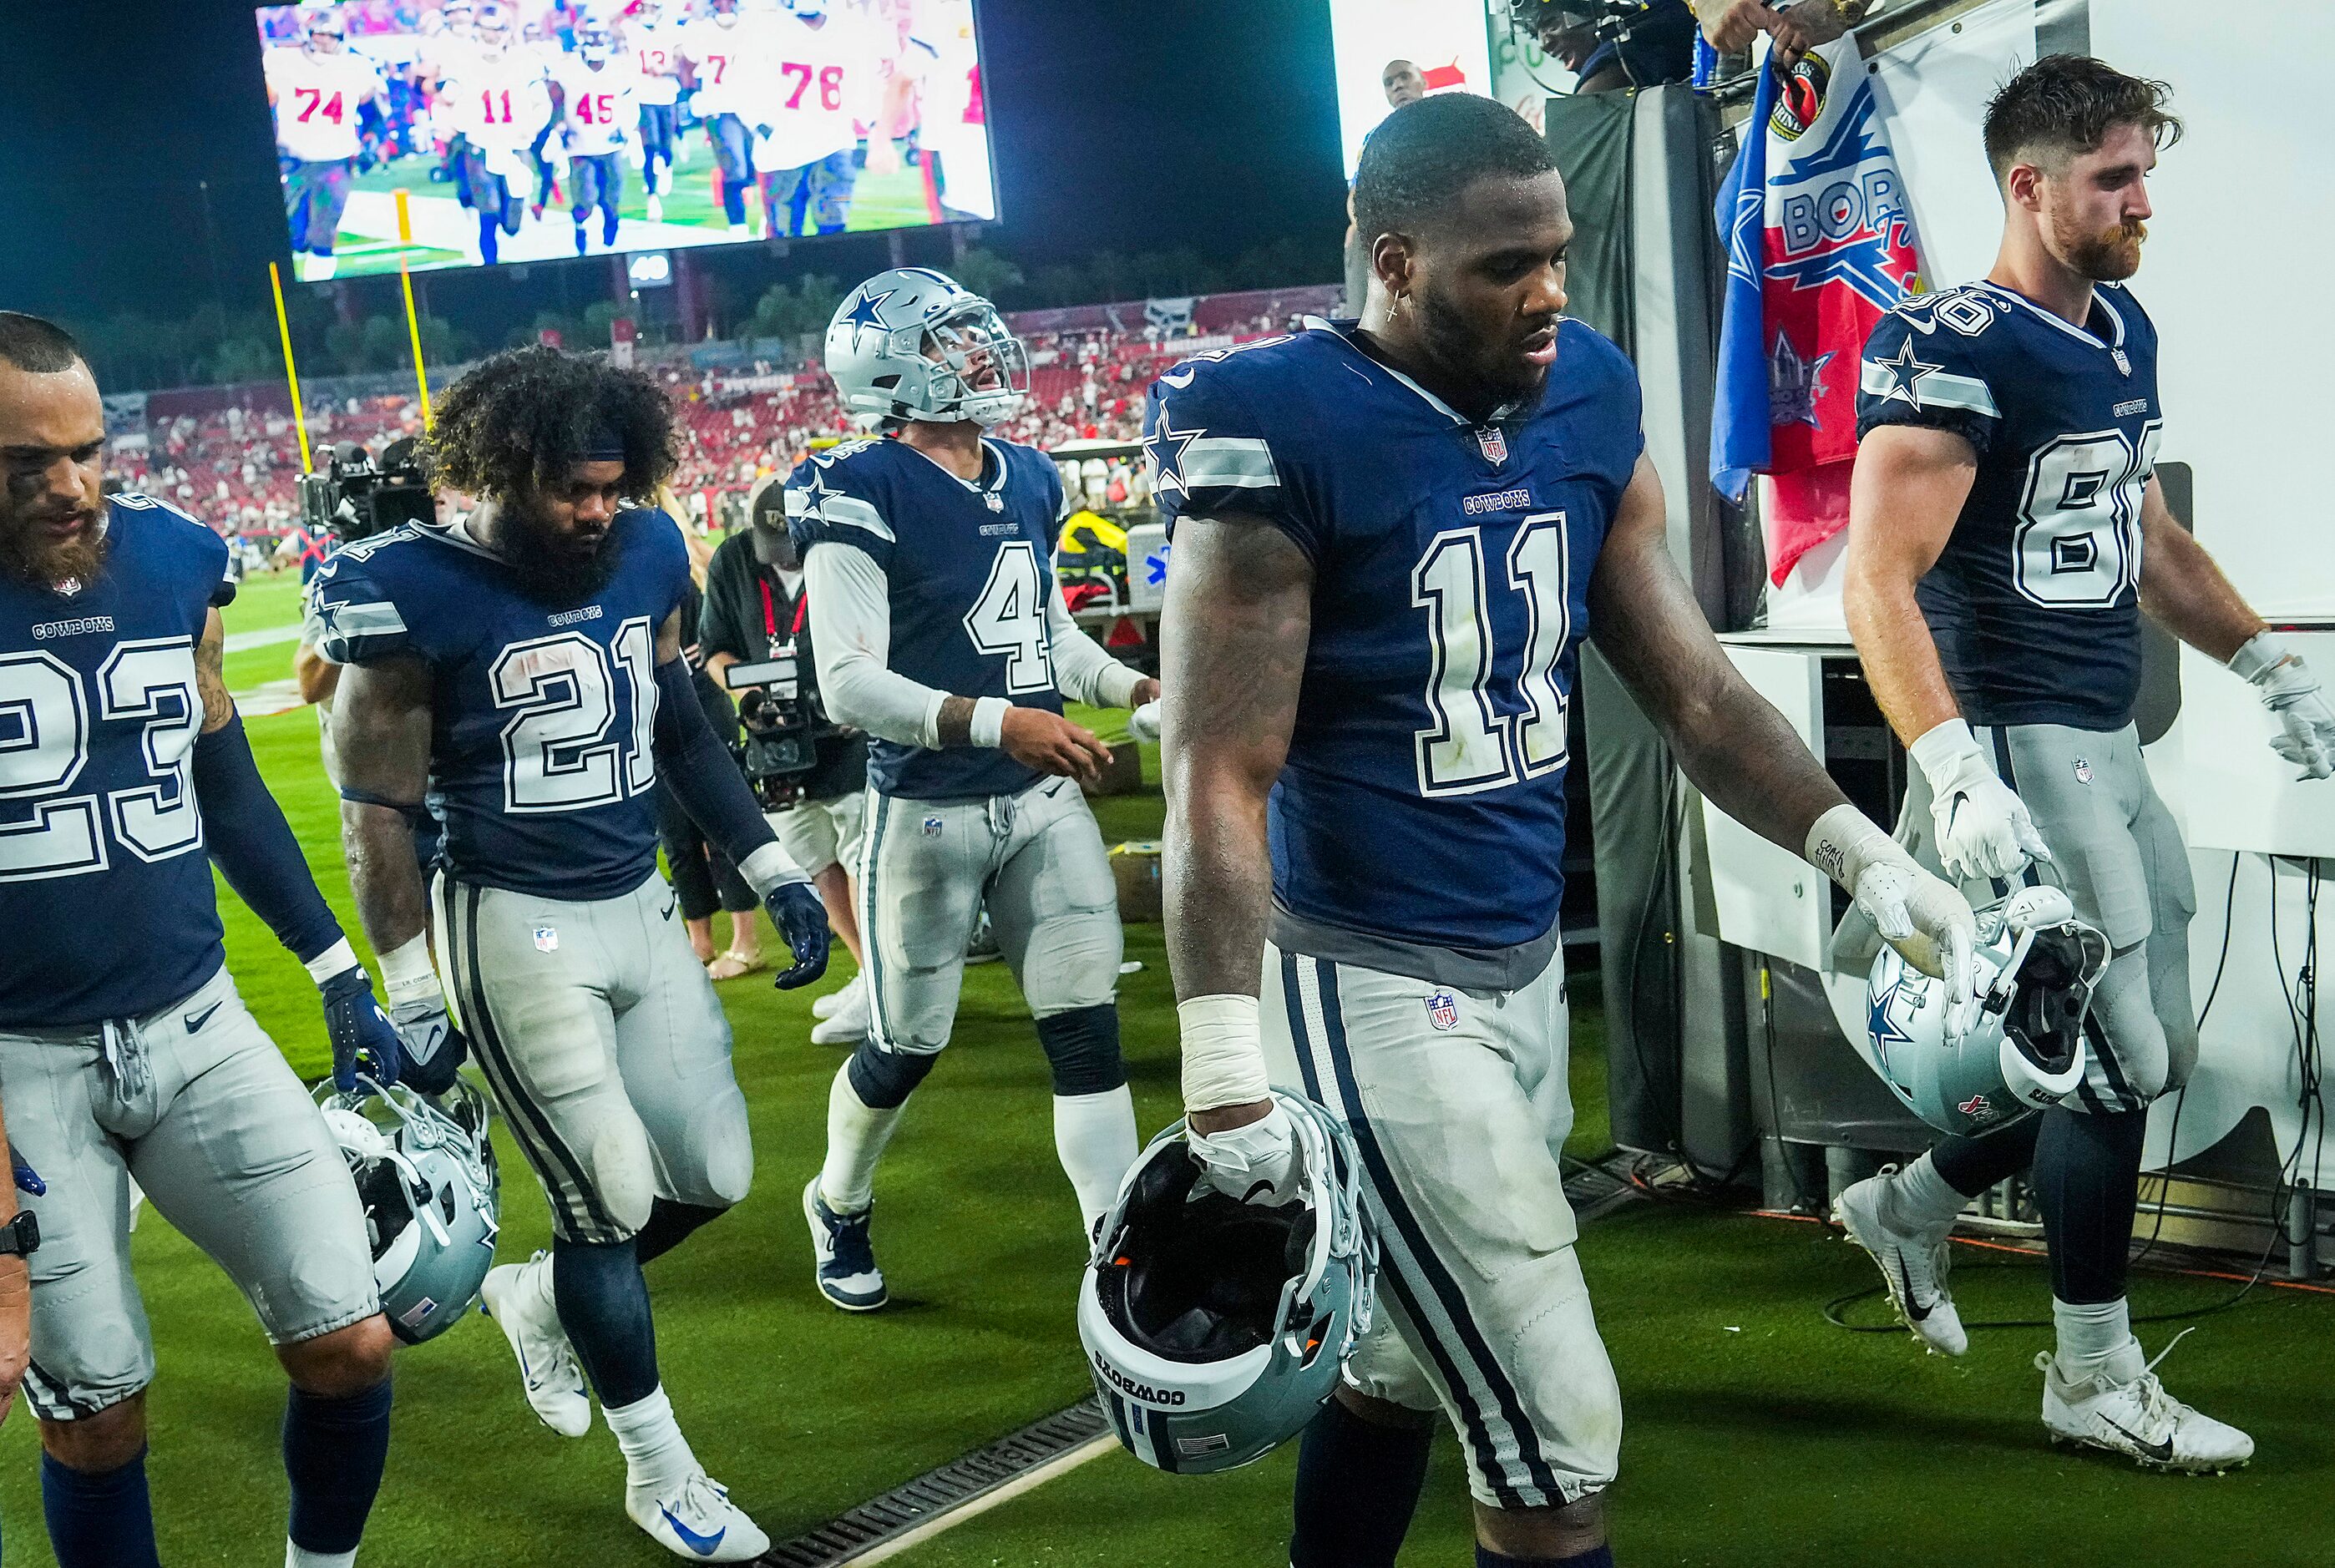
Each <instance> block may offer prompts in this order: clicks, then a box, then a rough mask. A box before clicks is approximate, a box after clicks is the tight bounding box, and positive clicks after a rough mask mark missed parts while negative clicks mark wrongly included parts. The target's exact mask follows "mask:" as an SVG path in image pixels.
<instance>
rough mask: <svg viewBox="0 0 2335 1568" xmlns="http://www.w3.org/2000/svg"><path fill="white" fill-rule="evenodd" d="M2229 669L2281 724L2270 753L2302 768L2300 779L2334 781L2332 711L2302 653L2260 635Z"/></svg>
mask: <svg viewBox="0 0 2335 1568" xmlns="http://www.w3.org/2000/svg"><path fill="white" fill-rule="evenodd" d="M2230 668H2231V669H2232V670H2233V671H2235V672H2236V673H2239V674H2240V675H2243V676H2244V677H2245V678H2246V679H2247V680H2249V681H2251V682H2253V685H2254V689H2255V690H2256V691H2258V692H2261V693H2262V702H2263V704H2264V705H2265V706H2266V707H2268V708H2269V709H2270V711H2271V716H2272V718H2274V719H2276V720H2277V721H2279V724H2280V726H2281V731H2282V732H2281V733H2280V734H2279V735H2278V736H2276V737H2275V738H2274V739H2272V741H2271V743H2270V749H2271V750H2273V751H2275V752H2277V753H2278V754H2279V755H2280V756H2282V757H2283V758H2285V759H2286V760H2288V761H2290V762H2291V763H2293V764H2294V765H2295V766H2297V767H2299V768H2301V769H2302V772H2301V774H2300V775H2299V777H2301V778H2304V779H2327V778H2335V709H2330V707H2328V705H2327V699H2326V698H2325V697H2324V696H2322V695H2320V691H2319V678H2318V677H2317V676H2315V675H2313V674H2312V673H2311V667H2310V666H2309V665H2307V664H2305V663H2303V662H2302V655H2301V654H2300V653H2295V652H2294V651H2293V650H2292V649H2291V648H2289V647H2288V646H2287V645H2286V643H2285V641H2284V640H2283V639H2282V638H2281V637H2280V636H2279V635H2278V634H2276V633H2275V632H2258V633H2256V634H2254V636H2253V640H2252V641H2250V642H2248V643H2247V644H2246V645H2245V646H2244V647H2243V648H2240V649H2239V650H2238V651H2237V652H2236V653H2234V654H2233V655H2231V658H2230Z"/></svg>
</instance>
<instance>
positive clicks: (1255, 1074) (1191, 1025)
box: [1176, 993, 1273, 1113]
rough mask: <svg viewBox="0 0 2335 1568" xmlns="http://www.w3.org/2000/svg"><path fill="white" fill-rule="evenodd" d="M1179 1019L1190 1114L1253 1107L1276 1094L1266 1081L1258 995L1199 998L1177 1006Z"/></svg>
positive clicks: (1187, 1107) (1178, 1026)
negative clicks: (1224, 1108)
mask: <svg viewBox="0 0 2335 1568" xmlns="http://www.w3.org/2000/svg"><path fill="white" fill-rule="evenodd" d="M1176 1021H1177V1028H1178V1029H1179V1031H1181V1033H1182V1036H1183V1044H1184V1109H1185V1110H1186V1111H1187V1113H1189V1112H1196V1111H1203V1110H1215V1109H1216V1108H1218V1107H1219V1106H1227V1105H1254V1104H1255V1102H1256V1101H1258V1100H1261V1099H1264V1098H1266V1097H1267V1096H1268V1095H1270V1094H1271V1093H1272V1092H1273V1084H1272V1082H1271V1080H1270V1079H1267V1078H1266V1077H1265V1071H1264V1036H1263V1035H1262V1034H1260V1033H1259V1032H1258V1030H1257V1021H1256V998H1255V997H1254V996H1240V995H1235V994H1230V993H1225V994H1219V995H1216V996H1196V997H1194V998H1192V999H1191V1000H1190V1001H1189V1002H1178V1003H1177V1006H1176Z"/></svg>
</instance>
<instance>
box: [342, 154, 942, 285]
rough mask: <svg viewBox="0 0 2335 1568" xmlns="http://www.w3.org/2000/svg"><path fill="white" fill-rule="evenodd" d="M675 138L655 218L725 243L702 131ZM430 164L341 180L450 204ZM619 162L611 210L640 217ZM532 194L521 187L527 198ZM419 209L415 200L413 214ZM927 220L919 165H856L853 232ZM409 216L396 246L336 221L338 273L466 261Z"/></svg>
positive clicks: (752, 204) (755, 211)
mask: <svg viewBox="0 0 2335 1568" xmlns="http://www.w3.org/2000/svg"><path fill="white" fill-rule="evenodd" d="M683 140H684V141H685V142H686V143H687V149H686V150H687V159H686V160H685V161H683V163H682V164H681V165H680V167H679V168H677V169H674V170H673V175H672V179H671V182H670V183H669V185H668V186H667V187H666V189H664V192H663V196H664V220H663V221H664V222H665V223H668V224H681V225H685V226H688V227H693V228H696V229H701V230H702V231H703V232H702V234H700V235H698V236H697V237H694V238H693V239H691V240H688V241H684V242H683V243H688V244H705V243H711V242H715V241H719V242H723V243H727V242H729V239H730V231H729V230H730V224H729V219H728V218H726V217H725V216H724V215H723V212H722V204H721V202H719V201H717V200H715V199H714V197H713V189H712V174H713V154H712V150H711V149H710V148H709V147H708V146H707V145H706V141H705V136H704V133H703V132H702V131H691V132H689V133H688V134H687V136H685V137H684V138H683ZM438 166H439V159H438V158H437V156H436V155H435V154H420V153H417V154H415V155H413V156H412V157H409V158H400V159H394V160H391V161H390V162H388V163H385V164H383V165H382V166H381V167H379V168H377V169H373V170H371V171H369V172H367V173H365V174H363V175H360V176H358V177H357V178H356V179H353V180H351V181H350V182H349V187H350V189H352V190H358V191H374V192H387V191H394V190H396V189H401V188H402V189H404V190H405V191H406V192H407V193H408V199H409V201H411V202H412V203H416V204H419V203H422V202H431V203H441V202H442V203H443V204H445V206H447V207H449V208H451V207H454V206H456V205H457V204H458V201H457V198H456V196H455V193H454V187H453V186H452V185H451V183H449V182H447V181H444V180H433V179H431V170H433V169H436V168H437V167H438ZM554 167H555V169H556V170H557V174H558V176H559V179H560V180H561V181H562V184H561V188H560V194H561V196H562V198H565V196H566V194H567V186H566V183H565V182H566V180H567V179H568V171H567V165H566V162H565V161H564V160H558V161H557V162H555V166H554ZM623 167H624V170H625V189H624V194H623V195H622V196H621V197H620V198H618V200H617V203H616V210H617V212H618V214H619V215H620V216H622V217H624V218H643V219H645V218H647V217H648V189H647V187H646V186H645V185H644V183H643V182H642V178H641V171H640V170H639V169H635V168H633V167H632V164H631V162H630V160H629V159H627V160H623ZM533 194H534V193H532V192H530V193H529V197H530V199H531V198H532V196H533ZM553 206H554V207H557V206H558V204H557V203H554V204H553ZM747 206H748V208H749V213H750V217H751V221H752V222H753V223H755V224H758V225H759V224H760V223H761V221H762V219H761V195H760V194H759V193H750V194H749V196H748V198H747ZM420 210H421V209H420V208H419V207H418V206H417V207H416V212H417V215H418V214H419V213H420ZM529 221H530V222H541V223H548V224H551V225H553V226H554V227H556V228H557V229H558V230H559V231H560V232H561V233H562V234H563V235H564V234H565V233H566V232H567V229H568V227H570V223H569V218H568V216H567V212H566V210H565V209H564V208H561V209H559V210H556V211H555V210H553V209H552V208H546V210H545V213H544V216H543V217H542V218H539V219H534V218H531V219H530V220H529ZM592 221H593V224H594V226H595V227H594V228H593V247H594V253H595V254H598V253H599V244H598V234H599V230H598V228H597V227H596V226H597V224H598V221H599V220H598V219H597V218H594V219H593V220H592ZM930 221H931V218H930V216H929V213H928V210H927V208H925V185H924V175H923V173H922V172H921V171H920V170H919V169H916V168H913V167H908V166H905V165H904V166H903V167H902V168H900V169H896V170H895V171H893V172H892V173H890V174H867V173H866V172H862V173H861V175H860V177H859V179H858V182H857V185H856V186H855V187H854V188H853V190H852V197H851V205H850V208H849V209H848V211H847V212H846V214H845V218H844V227H846V228H847V229H848V230H851V231H854V232H857V231H860V230H867V229H878V228H914V227H924V226H925V225H926V224H928V223H929V222H930ZM415 224H416V228H417V231H418V232H417V238H416V240H415V242H414V243H413V244H412V245H404V246H401V245H400V244H399V243H398V242H397V240H396V239H395V237H393V236H392V237H383V236H380V235H360V234H357V233H354V231H352V230H349V229H347V228H345V227H344V228H343V229H342V231H341V233H340V235H339V237H337V238H336V239H335V240H334V251H335V253H336V254H337V255H338V256H340V258H341V267H340V276H343V277H355V276H363V275H364V274H367V273H382V272H395V271H396V270H397V261H398V254H399V252H400V251H401V250H402V251H403V252H404V254H405V257H406V265H407V266H409V267H412V268H413V269H415V270H425V269H428V268H431V267H441V266H465V265H467V264H468V260H469V258H468V256H467V255H466V253H465V252H463V251H460V250H454V249H449V248H446V247H443V246H433V245H431V244H429V243H427V242H426V238H427V234H426V231H427V230H428V227H429V226H428V223H427V221H426V220H425V219H424V218H421V217H420V216H417V217H416V219H415ZM475 224H476V220H475V219H473V218H471V217H470V214H468V213H467V212H465V213H462V214H461V215H460V226H459V227H460V229H461V231H462V232H463V234H464V235H465V236H466V237H467V235H468V234H469V233H470V231H471V229H472V228H474V227H475Z"/></svg>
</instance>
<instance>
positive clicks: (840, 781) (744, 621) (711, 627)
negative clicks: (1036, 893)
mask: <svg viewBox="0 0 2335 1568" xmlns="http://www.w3.org/2000/svg"><path fill="white" fill-rule="evenodd" d="M784 477H785V476H783V475H778V474H774V475H772V476H770V478H768V479H764V480H762V482H761V484H759V485H758V486H756V487H755V489H754V493H753V495H752V497H751V498H750V499H749V501H748V503H747V518H748V522H747V526H746V527H745V528H740V529H738V530H737V531H736V532H734V533H732V535H731V536H730V537H728V538H727V539H725V540H723V541H722V545H721V547H719V548H718V549H716V550H715V551H714V552H713V563H712V566H709V567H707V568H706V574H705V610H704V614H703V616H702V619H701V620H700V621H699V623H698V634H697V636H698V647H699V649H700V650H701V651H702V653H703V654H704V655H705V667H706V669H707V670H708V671H710V672H711V673H712V675H713V678H714V679H715V680H717V681H722V680H723V679H724V677H723V672H724V671H726V670H727V669H728V668H729V667H730V666H731V665H732V664H736V663H759V662H761V660H764V659H767V658H769V657H770V655H771V654H772V653H774V652H776V651H777V650H779V649H780V648H783V647H786V646H789V645H790V644H791V645H792V647H793V649H794V652H795V671H796V679H797V680H798V681H799V682H800V683H801V684H800V690H801V691H802V692H803V693H804V694H805V695H807V696H809V698H811V700H812V701H813V702H816V701H817V700H818V697H819V676H818V671H817V667H816V666H815V665H814V664H813V663H811V657H810V624H809V617H808V615H806V613H805V609H804V605H803V600H802V566H801V562H800V561H799V558H798V557H797V556H796V554H795V547H794V542H793V541H792V540H791V539H790V538H789V537H787V518H786V503H785V496H784V485H783V479H784ZM724 683H725V684H726V682H724ZM737 696H738V698H739V700H740V705H741V708H743V707H745V706H747V705H749V704H751V702H754V701H755V700H756V699H755V697H754V696H753V695H752V693H751V692H738V693H737ZM818 753H819V760H818V762H817V763H816V764H815V765H814V766H813V767H812V769H811V770H810V771H809V773H808V774H806V775H805V776H804V778H803V798H802V799H800V800H799V801H798V802H796V803H795V804H794V805H792V806H790V807H789V808H786V809H785V810H782V811H775V812H772V813H771V814H770V828H771V830H772V831H773V832H775V833H776V834H777V835H778V836H779V842H780V843H781V844H783V845H785V846H786V847H787V853H789V854H790V855H792V856H793V857H795V859H796V861H797V863H798V864H799V865H800V866H802V868H803V869H804V870H805V871H808V872H809V873H810V876H811V882H812V885H813V886H816V887H817V888H818V889H819V897H820V898H821V899H822V900H824V901H825V903H826V905H827V919H828V924H829V925H831V926H833V927H834V928H835V934H836V936H837V937H838V939H839V940H840V941H841V942H842V943H843V944H844V945H845V946H846V947H848V948H849V949H850V950H851V956H852V957H853V959H854V960H858V959H859V957H860V944H859V922H858V920H857V918H856V916H855V915H854V914H853V909H854V905H853V898H854V895H855V891H856V890H855V888H854V886H853V883H852V877H853V876H854V875H855V873H856V868H857V865H858V861H859V825H860V813H861V801H862V799H863V797H864V796H865V795H866V793H867V739H866V737H864V736H862V735H860V734H858V733H857V732H856V731H855V732H853V733H850V734H846V735H829V736H822V737H821V738H820V739H819V742H818ZM812 1011H815V1012H819V1015H820V1021H819V1024H818V1025H817V1026H816V1027H814V1028H813V1029H812V1030H811V1034H810V1037H811V1039H812V1040H814V1041H816V1042H817V1043H819V1044H820V1045H853V1044H857V1042H858V1041H859V1040H861V1039H863V1038H865V1037H866V1035H867V987H866V985H865V984H864V983H862V982H861V981H860V979H859V977H858V976H857V975H854V976H853V977H852V980H851V982H850V984H848V985H847V986H845V987H844V988H843V989H842V990H841V991H838V992H833V993H831V994H830V995H828V996H823V997H821V998H819V1001H818V1002H814V1003H812Z"/></svg>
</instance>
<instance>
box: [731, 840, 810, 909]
mask: <svg viewBox="0 0 2335 1568" xmlns="http://www.w3.org/2000/svg"><path fill="white" fill-rule="evenodd" d="M738 875H739V876H741V877H743V878H745V881H746V886H749V887H751V888H752V889H753V890H754V896H755V897H757V898H768V897H769V896H770V890H771V889H772V888H774V887H782V886H785V885H786V884H788V883H790V882H809V880H810V874H809V872H807V871H805V870H804V869H803V868H802V867H801V866H798V865H796V864H795V857H793V856H791V855H790V854H788V853H787V851H786V847H785V846H784V845H782V844H779V843H777V842H775V841H773V842H771V843H769V844H765V845H763V846H762V847H761V848H760V849H757V850H755V851H754V852H753V853H752V854H751V855H749V856H747V857H746V858H745V859H743V860H741V861H740V862H738Z"/></svg>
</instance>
